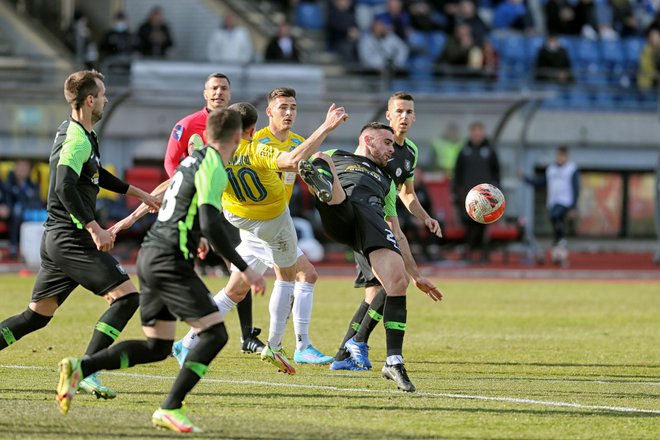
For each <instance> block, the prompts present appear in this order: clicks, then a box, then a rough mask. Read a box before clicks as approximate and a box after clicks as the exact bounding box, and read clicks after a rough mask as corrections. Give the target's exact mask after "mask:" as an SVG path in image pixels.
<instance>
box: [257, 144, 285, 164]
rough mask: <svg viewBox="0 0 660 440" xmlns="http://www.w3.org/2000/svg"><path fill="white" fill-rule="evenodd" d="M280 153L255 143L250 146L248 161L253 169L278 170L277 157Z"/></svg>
mask: <svg viewBox="0 0 660 440" xmlns="http://www.w3.org/2000/svg"><path fill="white" fill-rule="evenodd" d="M280 154H282V151H281V150H279V149H277V148H274V147H271V146H270V145H266V144H262V143H261V142H255V143H253V144H252V145H251V146H250V160H251V161H252V164H253V165H254V166H255V167H258V168H265V169H268V170H279V169H280V168H279V167H278V166H277V157H278V156H279V155H280Z"/></svg>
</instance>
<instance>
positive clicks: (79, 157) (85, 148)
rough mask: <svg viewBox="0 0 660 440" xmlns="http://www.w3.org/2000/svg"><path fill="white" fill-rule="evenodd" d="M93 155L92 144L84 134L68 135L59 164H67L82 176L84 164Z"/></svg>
mask: <svg viewBox="0 0 660 440" xmlns="http://www.w3.org/2000/svg"><path fill="white" fill-rule="evenodd" d="M91 155H92V144H90V143H89V142H88V141H87V139H86V138H83V137H82V136H67V138H66V140H65V141H64V143H63V144H62V150H61V151H60V160H59V162H58V163H57V166H60V165H66V166H68V167H69V168H71V169H72V170H73V171H75V173H76V174H77V175H78V176H80V172H81V171H82V167H83V164H84V163H85V162H87V160H89V157H90V156H91Z"/></svg>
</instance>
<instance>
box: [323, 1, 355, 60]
mask: <svg viewBox="0 0 660 440" xmlns="http://www.w3.org/2000/svg"><path fill="white" fill-rule="evenodd" d="M354 8H355V5H354V4H353V0H330V1H329V2H328V9H327V11H328V12H327V14H326V23H325V35H326V39H327V40H326V41H327V47H328V50H329V51H331V52H334V53H336V54H338V55H339V56H340V57H341V58H342V60H344V61H348V62H354V61H357V42H358V40H359V39H360V30H359V29H358V25H357V21H356V20H355V9H354Z"/></svg>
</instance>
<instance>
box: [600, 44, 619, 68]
mask: <svg viewBox="0 0 660 440" xmlns="http://www.w3.org/2000/svg"><path fill="white" fill-rule="evenodd" d="M600 51H601V54H602V55H603V61H604V62H605V64H606V66H607V67H610V66H612V65H615V64H623V62H624V60H625V58H624V56H623V45H622V44H621V41H619V40H601V42H600Z"/></svg>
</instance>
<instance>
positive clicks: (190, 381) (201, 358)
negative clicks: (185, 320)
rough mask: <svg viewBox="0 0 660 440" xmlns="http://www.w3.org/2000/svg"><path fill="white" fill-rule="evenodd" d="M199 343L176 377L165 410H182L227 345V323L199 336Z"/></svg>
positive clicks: (222, 323)
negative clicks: (186, 399)
mask: <svg viewBox="0 0 660 440" xmlns="http://www.w3.org/2000/svg"><path fill="white" fill-rule="evenodd" d="M197 339H198V340H199V343H198V344H197V346H196V347H195V348H194V349H192V350H190V353H188V356H187V357H186V361H185V362H184V363H183V367H181V369H180V370H179V374H178V375H177V376H176V380H175V381H174V385H172V388H171V390H170V393H169V394H168V395H167V398H166V399H165V402H164V403H163V404H162V405H161V408H163V409H177V408H181V405H182V402H183V399H184V398H185V397H186V395H187V394H188V393H189V392H190V390H192V389H193V387H194V386H195V385H196V384H197V382H199V380H200V379H201V378H202V377H203V376H204V375H205V374H206V371H207V370H208V369H209V364H210V363H211V361H212V360H213V359H215V357H216V356H217V355H218V353H220V350H222V347H224V346H225V345H226V344H227V340H228V339H229V337H228V336H227V329H226V328H225V323H224V322H221V323H219V324H216V325H214V326H212V327H210V328H208V329H206V330H204V331H203V332H201V333H200V334H199V337H198V338H197Z"/></svg>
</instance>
